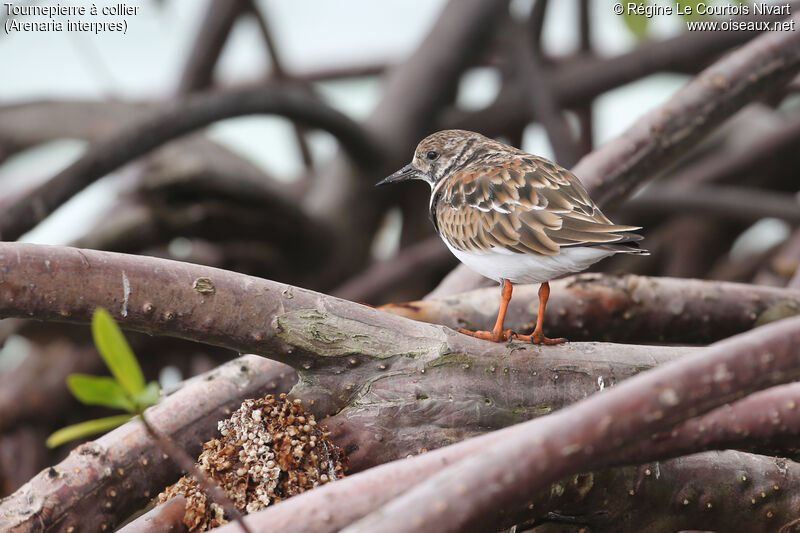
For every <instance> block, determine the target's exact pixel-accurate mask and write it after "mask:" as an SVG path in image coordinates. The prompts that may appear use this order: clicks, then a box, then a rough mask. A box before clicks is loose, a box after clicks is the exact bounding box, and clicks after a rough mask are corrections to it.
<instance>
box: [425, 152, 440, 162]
mask: <svg viewBox="0 0 800 533" xmlns="http://www.w3.org/2000/svg"><path fill="white" fill-rule="evenodd" d="M425 157H427V158H428V159H429V160H430V161H434V160H436V159H439V152H434V151H433V150H431V151H430V152H428V153H427V154H425Z"/></svg>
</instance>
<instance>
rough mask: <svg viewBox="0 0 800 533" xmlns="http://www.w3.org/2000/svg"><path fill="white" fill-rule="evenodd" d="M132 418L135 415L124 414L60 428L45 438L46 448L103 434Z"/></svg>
mask: <svg viewBox="0 0 800 533" xmlns="http://www.w3.org/2000/svg"><path fill="white" fill-rule="evenodd" d="M134 416H136V415H128V414H126V415H117V416H109V417H107V418H98V419H96V420H87V421H86V422H81V423H80V424H75V425H72V426H67V427H65V428H61V429H59V430H58V431H56V432H54V433H53V434H52V435H50V436H49V437H47V447H48V448H55V447H56V446H61V445H62V444H64V443H65V442H69V441H71V440H75V439H80V438H82V437H88V436H89V435H95V434H97V433H104V432H106V431H109V430H112V429H114V428H115V427H117V426H121V425H122V424H124V423H125V422H127V421H128V420H130V419H131V418H133V417H134Z"/></svg>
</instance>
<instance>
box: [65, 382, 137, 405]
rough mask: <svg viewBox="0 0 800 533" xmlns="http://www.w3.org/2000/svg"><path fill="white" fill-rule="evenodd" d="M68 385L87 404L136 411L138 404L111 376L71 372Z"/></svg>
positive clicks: (73, 393) (74, 394)
mask: <svg viewBox="0 0 800 533" xmlns="http://www.w3.org/2000/svg"><path fill="white" fill-rule="evenodd" d="M67 387H69V390H70V391H71V392H72V395H73V396H75V397H76V398H77V399H78V400H79V401H80V402H82V403H85V404H87V405H103V406H105V407H111V408H112V409H123V410H125V411H128V412H129V413H135V412H136V404H135V403H134V401H133V400H132V399H131V397H130V395H128V394H127V393H126V392H125V389H123V388H122V385H120V384H119V382H118V381H117V380H116V379H114V378H112V377H109V376H88V375H86V374H70V375H69V376H67Z"/></svg>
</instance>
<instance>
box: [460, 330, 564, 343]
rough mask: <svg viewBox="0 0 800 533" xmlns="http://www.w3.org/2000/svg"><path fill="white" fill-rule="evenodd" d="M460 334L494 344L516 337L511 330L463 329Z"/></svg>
mask: <svg viewBox="0 0 800 533" xmlns="http://www.w3.org/2000/svg"><path fill="white" fill-rule="evenodd" d="M458 332H459V333H463V334H464V335H469V336H470V337H475V338H476V339H483V340H486V341H492V342H505V341H507V340H510V339H511V338H513V337H514V332H512V331H511V330H510V329H507V330H505V331H503V330H498V331H470V330H468V329H464V328H461V329H459V330H458ZM562 340H563V339H562Z"/></svg>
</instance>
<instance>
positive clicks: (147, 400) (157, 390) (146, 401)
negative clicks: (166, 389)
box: [133, 381, 161, 413]
mask: <svg viewBox="0 0 800 533" xmlns="http://www.w3.org/2000/svg"><path fill="white" fill-rule="evenodd" d="M160 398H161V387H159V386H158V383H156V382H155V381H151V382H150V383H148V384H147V387H145V388H144V390H143V391H142V392H140V393H139V394H138V395H137V396H136V397H135V398H134V399H133V401H134V402H136V410H137V412H140V413H141V412H142V411H144V410H145V409H147V408H148V407H150V406H151V405H155V404H157V403H158V400H159V399H160Z"/></svg>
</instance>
